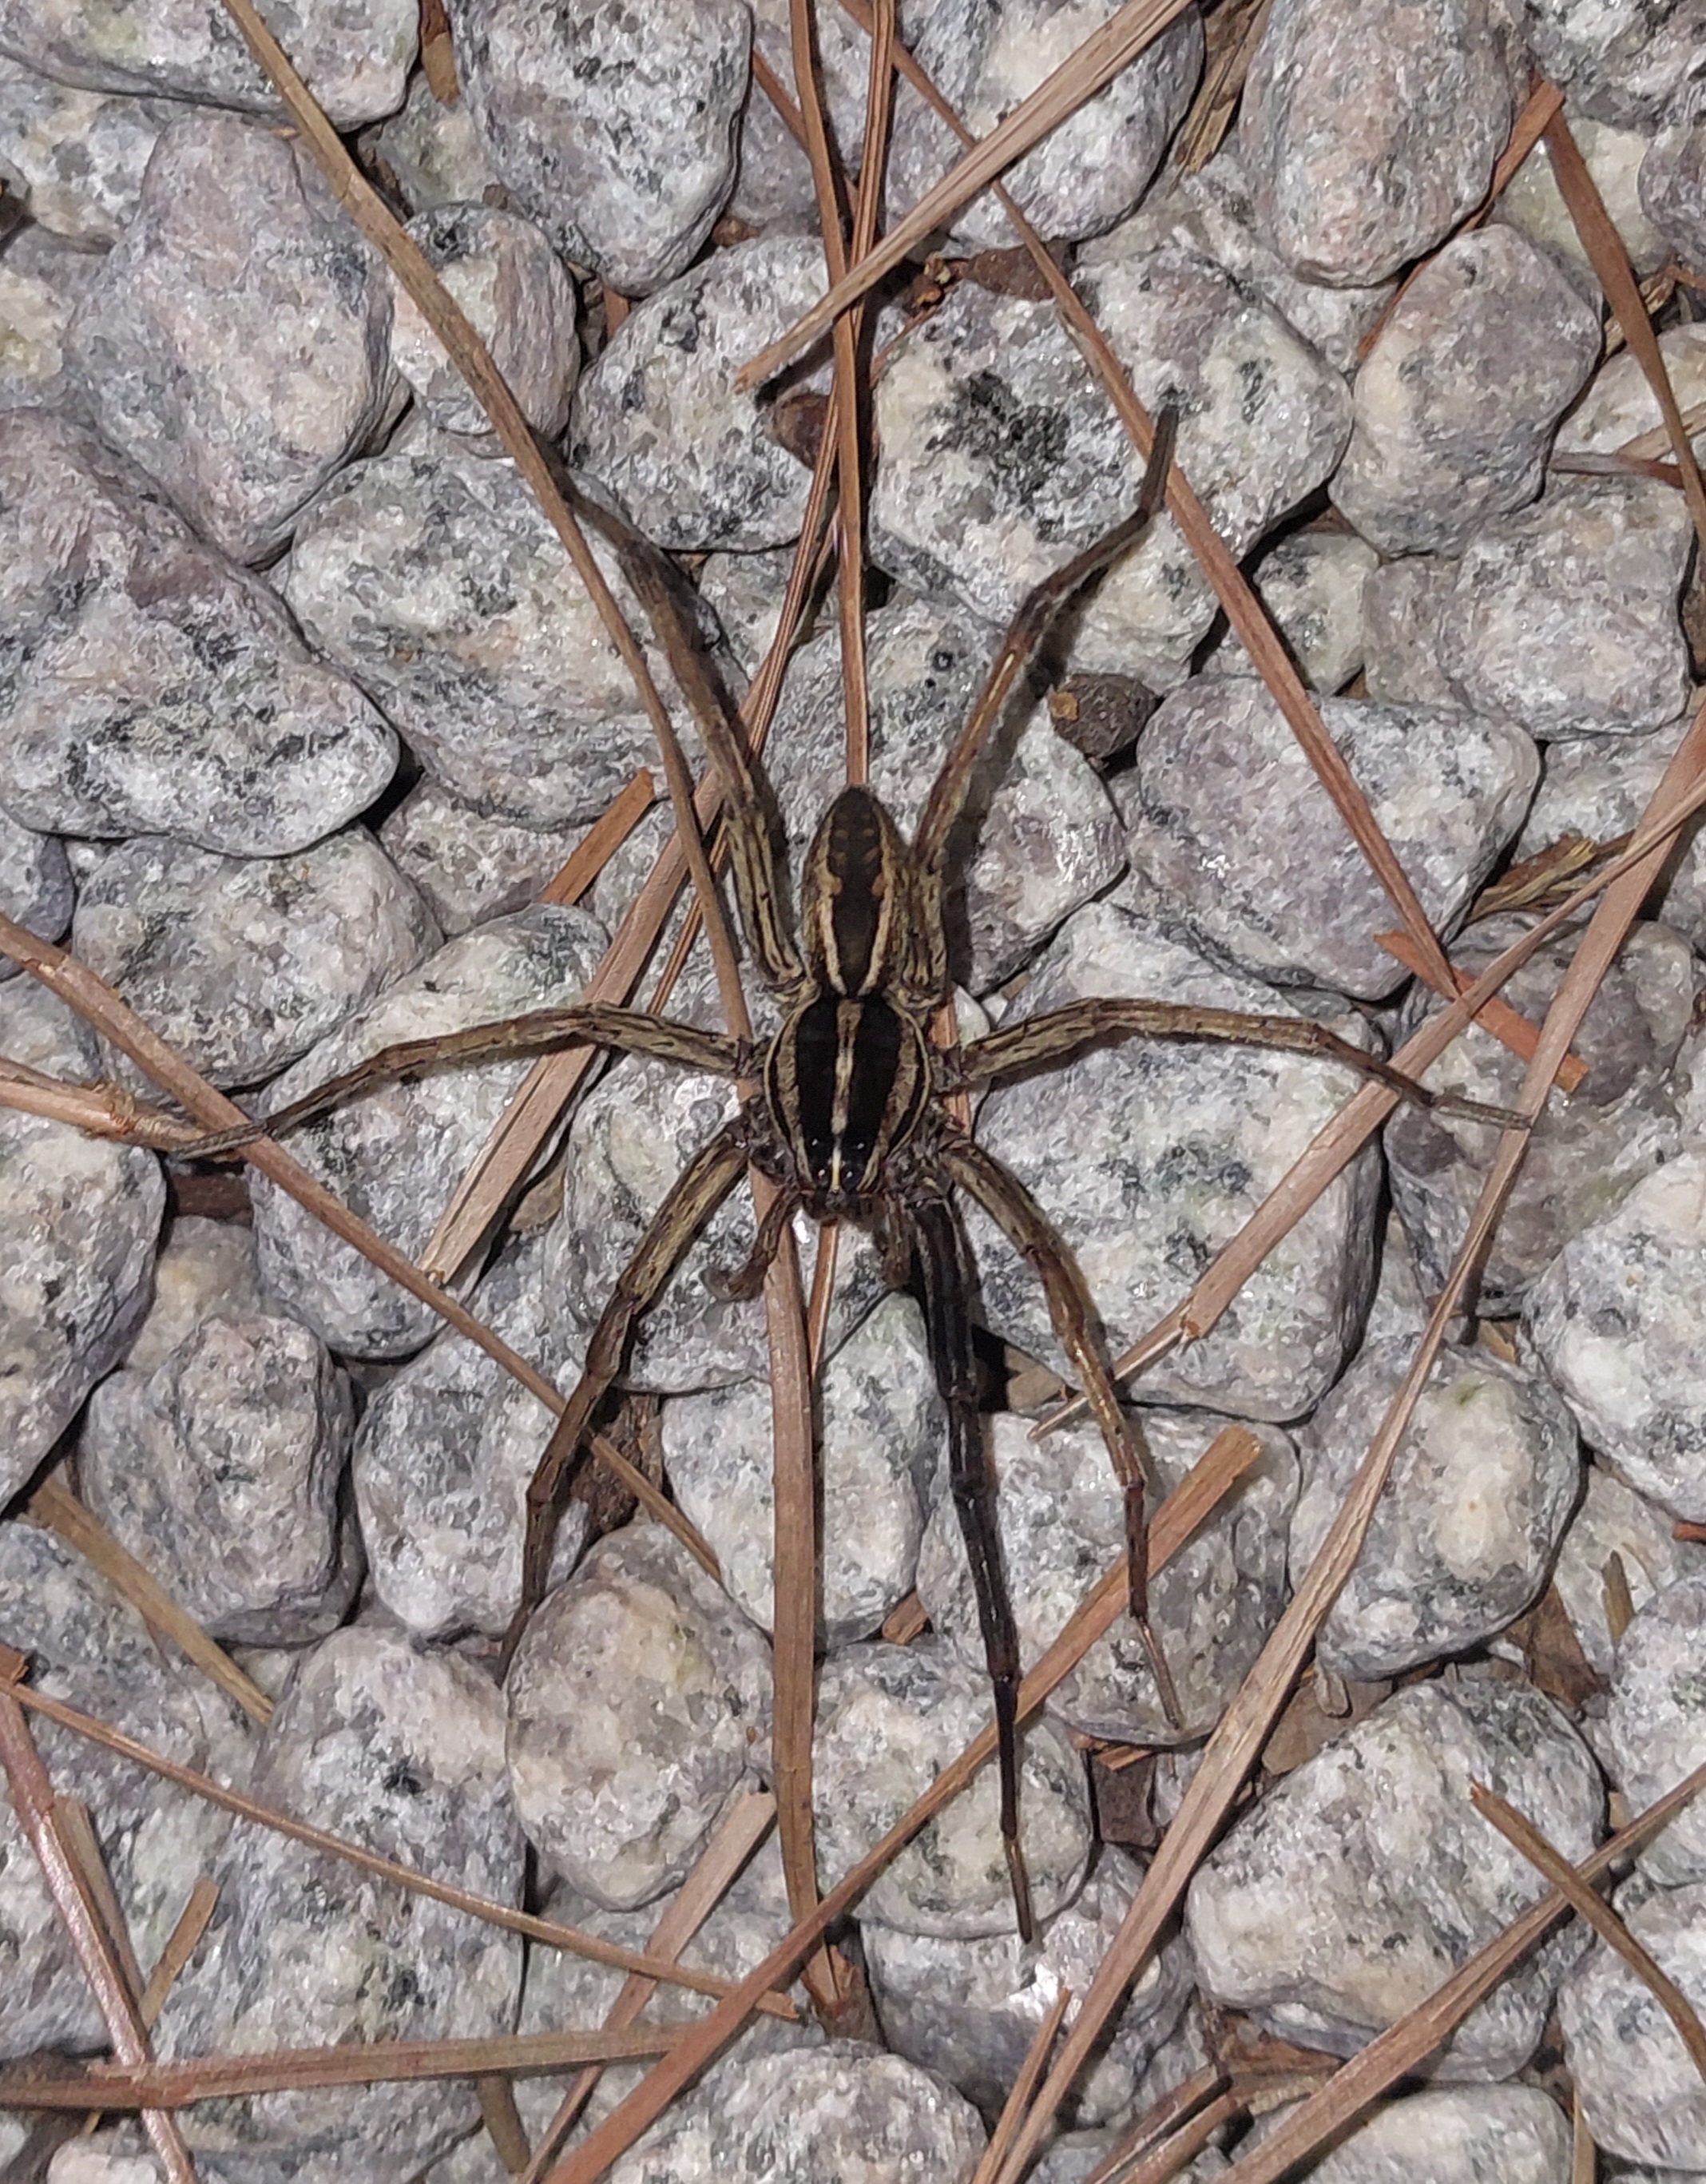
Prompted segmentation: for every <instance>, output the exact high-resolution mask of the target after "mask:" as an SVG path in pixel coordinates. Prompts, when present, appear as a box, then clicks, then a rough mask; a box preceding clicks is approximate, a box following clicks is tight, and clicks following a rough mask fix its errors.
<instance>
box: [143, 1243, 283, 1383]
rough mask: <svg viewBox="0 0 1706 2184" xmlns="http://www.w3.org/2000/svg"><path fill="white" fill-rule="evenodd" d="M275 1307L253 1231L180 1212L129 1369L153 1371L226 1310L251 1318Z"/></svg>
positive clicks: (161, 1257)
mask: <svg viewBox="0 0 1706 2184" xmlns="http://www.w3.org/2000/svg"><path fill="white" fill-rule="evenodd" d="M269 1310H270V1304H269V1301H268V1298H267V1295H266V1292H265V1291H264V1290H263V1289H262V1287H261V1280H260V1270H259V1268H258V1267H257V1266H256V1264H255V1240H254V1232H253V1229H249V1228H247V1226H245V1225H242V1224H240V1223H237V1222H235V1221H208V1220H203V1218H202V1217H200V1216H199V1215H198V1214H193V1213H180V1214H178V1215H177V1216H176V1217H175V1218H174V1219H173V1221H172V1222H171V1223H170V1225H169V1228H168V1229H167V1231H166V1238H165V1241H164V1244H163V1245H161V1247H160V1255H159V1256H158V1258H157V1259H156V1260H155V1262H154V1293H153V1298H152V1299H151V1300H150V1301H149V1305H148V1310H147V1318H145V1319H144V1320H143V1322H142V1325H141V1326H140V1327H139V1328H138V1329H136V1336H135V1339H134V1340H132V1342H131V1346H130V1348H129V1349H128V1350H126V1351H125V1367H126V1368H127V1369H128V1370H129V1371H131V1372H132V1373H144V1374H146V1373H153V1372H154V1371H156V1370H157V1369H158V1368H159V1367H160V1366H162V1365H164V1363H165V1362H166V1360H167V1358H168V1357H170V1356H171V1354H172V1352H173V1351H175V1349H176V1348H177V1346H178V1345H179V1344H180V1343H181V1342H182V1341H184V1340H186V1339H187V1338H188V1337H189V1336H190V1335H192V1334H194V1333H195V1331H196V1329H197V1328H198V1327H199V1326H200V1325H201V1324H202V1323H203V1320H206V1319H211V1318H214V1316H215V1315H216V1314H218V1313H221V1312H235V1313H237V1314H239V1315H244V1316H246V1315H248V1314H251V1313H255V1312H260V1313H265V1312H268V1311H269Z"/></svg>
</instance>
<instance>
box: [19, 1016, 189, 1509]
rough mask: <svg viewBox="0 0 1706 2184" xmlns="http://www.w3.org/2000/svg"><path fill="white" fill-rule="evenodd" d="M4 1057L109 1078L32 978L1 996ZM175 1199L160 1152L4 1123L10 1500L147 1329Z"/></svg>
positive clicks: (41, 1124)
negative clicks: (161, 1239)
mask: <svg viewBox="0 0 1706 2184" xmlns="http://www.w3.org/2000/svg"><path fill="white" fill-rule="evenodd" d="M0 1053H3V1054H4V1055H5V1056H7V1058H8V1060H9V1061H19V1062H23V1063H25V1065H26V1066H27V1067H30V1068H31V1069H40V1070H43V1071H45V1072H47V1074H48V1075H50V1076H53V1077H60V1078H66V1079H68V1080H70V1081H73V1082H78V1083H87V1082H89V1081H91V1080H92V1079H93V1078H97V1077H98V1076H99V1075H100V1073H101V1065H100V1058H99V1055H98V1052H97V1046H96V1041H95V1036H94V1034H93V1033H92V1032H91V1031H90V1030H88V1029H87V1028H86V1026H85V1025H84V1024H83V1022H82V1021H81V1018H80V1017H75V1016H73V1014H72V1013H71V1011H70V1010H69V1009H68V1008H67V1007H66V1006H65V1005H64V1002H63V1001H59V1000H55V999H54V997H53V995H51V994H49V993H48V992H47V990H46V989H44V988H42V987H41V986H38V985H37V984H36V982H35V980H34V979H33V978H16V979H13V980H11V981H10V982H9V983H7V984H6V985H4V986H0ZM165 1202H166V1186H165V1183H164V1178H162V1176H161V1173H160V1164H159V1162H158V1160H157V1159H156V1158H155V1157H154V1156H153V1153H150V1152H144V1151H142V1150H141V1149H140V1148H139V1147H137V1146H135V1145H115V1144H114V1143H112V1142H111V1141H110V1140H108V1139H100V1138H87V1137H85V1136H84V1135H83V1134H82V1132H81V1130H74V1129H72V1128H70V1127H69V1124H67V1123H50V1122H48V1121H47V1120H45V1119H44V1118H43V1117H41V1116H39V1115H25V1114H23V1113H20V1112H18V1111H16V1110H15V1109H14V1110H9V1111H6V1112H0V1270H3V1271H0V1451H3V1454H0V1500H6V1501H9V1500H10V1499H11V1497H12V1496H13V1495H14V1494H15V1493H16V1492H17V1490H18V1489H19V1487H20V1486H21V1485H23V1484H24V1482H25V1479H28V1478H29V1476H30V1474H31V1472H32V1471H34V1470H35V1468H36V1465H37V1464H39V1463H41V1461H42V1457H44V1456H46V1455H47V1451H48V1450H49V1449H50V1448H52V1446H53V1444H54V1442H55V1441H56V1440H58V1438H59V1435H61V1434H62V1433H63V1432H64V1429H65V1428H66V1427H67V1426H68V1425H69V1424H70V1423H71V1420H72V1419H73V1418H75V1416H76V1414H77V1411H78V1408H79V1407H80V1406H81V1403H82V1401H83V1398H84V1397H85V1396H86V1395H87V1394H88V1392H89V1390H90V1389H91V1388H92V1387H93V1386H94V1385H95V1383H96V1382H97V1380H98V1379H100V1378H101V1376H102V1374H103V1373H106V1372H108V1370H109V1369H110V1368H112V1367H113V1366H114V1365H115V1364H116V1363H117V1362H118V1361H119V1358H120V1357H122V1356H123V1355H124V1352H125V1348H126V1347H127V1346H128V1345H129V1343H130V1340H131V1336H132V1335H133V1334H135V1333H136V1329H137V1327H138V1326H139V1325H140V1324H141V1322H142V1315H143V1313H144V1312H146V1311H147V1304H148V1292H149V1288H150V1284H151V1283H152V1280H153V1259H154V1240H155V1237H156V1236H157V1235H158V1233H159V1227H160V1216H161V1214H162V1212H164V1208H165Z"/></svg>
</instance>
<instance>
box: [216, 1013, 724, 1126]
mask: <svg viewBox="0 0 1706 2184" xmlns="http://www.w3.org/2000/svg"><path fill="white" fill-rule="evenodd" d="M576 1042H579V1043H580V1044H581V1045H586V1046H606V1047H609V1048H610V1049H612V1050H614V1052H616V1053H619V1054H639V1055H644V1056H646V1057H647V1060H649V1061H673V1062H675V1064H676V1065H677V1066H678V1067H681V1068H682V1069H698V1070H703V1072H704V1073H705V1074H706V1075H707V1076H708V1077H736V1076H738V1074H739V1073H740V1065H741V1053H740V1049H739V1048H738V1047H737V1046H736V1044H735V1042H734V1040H733V1039H724V1038H722V1037H721V1036H720V1034H718V1033H716V1032H710V1031H699V1030H697V1029H696V1028H695V1027H694V1026H693V1025H692V1024H684V1023H675V1022H673V1021H672V1020H671V1019H670V1018H669V1017H653V1016H647V1014H646V1013H645V1011H643V1010H642V1009H620V1008H613V1007H610V1006H608V1005H607V1004H605V1003H603V1002H602V1001H582V1002H579V1003H577V1004H575V1006H573V1007H570V1008H563V1009H535V1010H533V1011H531V1013H530V1014H529V1015H526V1016H522V1017H504V1018H503V1021H502V1022H498V1023H487V1024H470V1026H469V1028H468V1029H467V1030H465V1031H452V1032H445V1033H443V1034H441V1036H439V1037H438V1038H436V1039H404V1040H403V1041H402V1042H401V1043H400V1044H399V1045H396V1046H387V1047H382V1048H381V1050H380V1051H379V1052H378V1053H377V1054H373V1055H370V1056H368V1058H367V1060H366V1061H360V1062H358V1063H357V1064H356V1066H355V1067H354V1068H353V1069H346V1070H345V1071H344V1072H343V1073H342V1075H341V1076H337V1077H330V1078H327V1079H326V1081H325V1084H317V1085H316V1086H315V1087H314V1090H313V1091H312V1092H304V1093H303V1096H302V1097H301V1099H300V1100H292V1101H291V1103H290V1105H289V1106H287V1107H281V1108H280V1109H279V1111H278V1112H277V1113H276V1114H275V1115H268V1116H266V1117H264V1118H263V1119H262V1120H260V1121H258V1122H253V1123H237V1124H236V1126H235V1127H234V1128H231V1129H229V1130H214V1131H211V1132H210V1133H209V1134H208V1135H207V1136H206V1137H204V1138H192V1139H191V1140H190V1142H189V1143H188V1144H187V1145H185V1146H183V1147H182V1148H181V1151H180V1152H179V1155H178V1157H179V1158H180V1159H183V1160H206V1159H209V1158H211V1156H213V1155H214V1154H215V1153H228V1152H233V1151H236V1149H237V1147H238V1146H240V1145H253V1143H254V1141H255V1139H257V1138H275V1137H277V1136H279V1135H280V1134H281V1133H282V1132H284V1131H286V1130H292V1129H294V1128H296V1126H297V1123H306V1122H308V1121H310V1120H312V1118H313V1117H314V1116H316V1115H323V1114H325V1112H327V1110H328V1109H330V1108H332V1107H337V1106H342V1104H343V1102H344V1101H345V1100H350V1099H353V1098H354V1096H355V1095H356V1094H357V1093H358V1092H366V1091H369V1090H370V1089H372V1088H373V1086H375V1084H392V1083H394V1082H395V1081H396V1080H397V1078H404V1077H413V1076H419V1075H420V1074H422V1073H424V1072H425V1071H426V1070H429V1069H441V1068H448V1067H450V1066H451V1065H452V1064H453V1063H456V1062H464V1061H484V1060H486V1058H487V1057H488V1056H492V1055H497V1054H534V1053H537V1052H539V1051H541V1050H544V1049H548V1048H551V1047H558V1046H571V1045H575V1043H576Z"/></svg>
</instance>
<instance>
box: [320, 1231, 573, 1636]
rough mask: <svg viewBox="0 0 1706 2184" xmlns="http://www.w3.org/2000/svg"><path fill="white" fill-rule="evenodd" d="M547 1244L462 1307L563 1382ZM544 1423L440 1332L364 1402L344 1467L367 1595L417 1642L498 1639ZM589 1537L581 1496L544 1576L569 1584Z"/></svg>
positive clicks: (516, 1391) (503, 1264)
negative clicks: (550, 1305) (468, 1636)
mask: <svg viewBox="0 0 1706 2184" xmlns="http://www.w3.org/2000/svg"><path fill="white" fill-rule="evenodd" d="M543 1261H544V1244H543V1240H542V1238H540V1237H537V1236H532V1237H529V1238H527V1239H525V1240H524V1241H523V1242H522V1244H521V1245H520V1246H519V1247H518V1248H517V1249H516V1250H515V1251H512V1252H510V1253H508V1254H507V1255H506V1256H504V1257H503V1258H502V1259H500V1260H499V1261H498V1262H497V1265H496V1266H494V1267H493V1268H492V1271H491V1272H490V1273H488V1274H486V1276H485V1277H484V1279H482V1280H481V1283H480V1285H479V1287H478V1288H477V1289H476V1290H475V1292H474V1295H473V1297H472V1298H471V1299H470V1308H471V1309H472V1310H473V1311H474V1312H475V1314H476V1315H477V1316H478V1317H479V1318H481V1319H483V1320H484V1321H485V1322H486V1325H487V1326H488V1327H492V1328H495V1329H497V1333H498V1334H501V1335H502V1336H503V1340H505V1341H506V1342H508V1344H509V1345H510V1346H511V1347H512V1348H514V1349H516V1350H519V1351H520V1353H521V1355H522V1356H523V1357H527V1358H529V1359H531V1361H532V1362H533V1363H534V1364H536V1365H537V1366H538V1367H539V1368H540V1369H541V1371H542V1372H546V1373H550V1374H551V1375H552V1376H553V1378H554V1379H556V1380H557V1381H558V1385H560V1386H561V1387H562V1388H563V1389H564V1390H565V1392H566V1390H568V1389H569V1388H570V1387H571V1386H572V1385H573V1384H574V1382H575V1379H576V1378H577V1377H578V1374H579V1371H580V1362H581V1361H580V1359H579V1357H573V1358H566V1357H561V1356H560V1355H559V1354H558V1345H557V1343H556V1341H555V1339H554V1334H553V1328H552V1325H551V1322H550V1316H549V1313H548V1312H547V1307H546V1301H545V1295H544V1268H543ZM552 1424H553V1421H552V1418H551V1417H550V1414H549V1413H548V1412H547V1411H546V1409H545V1407H544V1406H543V1405H542V1403H540V1402H539V1401H537V1399H536V1397H534V1396H531V1395H529V1394H528V1392H527V1390H525V1388H524V1387H522V1386H521V1385H520V1383H519V1382H517V1381H515V1380H514V1379H511V1377H510V1375H509V1374H508V1373H506V1372H505V1371H504V1370H503V1368H502V1367H501V1366H500V1365H497V1363H495V1362H493V1361H492V1359H491V1358H490V1357H487V1356H486V1352H485V1351H483V1350H479V1349H476V1348H475V1346H474V1344H473V1343H471V1342H470V1341H468V1340H466V1338H465V1337H464V1336H462V1335H460V1334H453V1332H452V1331H451V1330H450V1329H445V1331H444V1333H443V1334H440V1335H438V1336H436V1338H435V1339H434V1340H433V1341H432V1342H431V1343H430V1344H429V1345H428V1346H427V1347H426V1348H425V1350H424V1351H422V1352H421V1354H420V1357H414V1358H411V1359H410V1361H409V1362H408V1364H407V1365H405V1366H404V1367H403V1369H402V1371H401V1372H399V1373H396V1374H394V1375H393V1376H392V1379H389V1380H387V1381H386V1384H385V1385H384V1386H383V1387H382V1388H381V1389H380V1390H379V1391H378V1393H377V1394H376V1395H375V1396H374V1397H373V1398H372V1400H371V1401H370V1402H369V1404H368V1407H367V1408H366V1410H365V1411H364V1413H363V1414H362V1421H361V1427H360V1430H359V1432H358V1434H357V1436H356V1443H355V1459H354V1465H353V1475H354V1483H355V1501H356V1507H357V1509H358V1511H359V1512H360V1516H361V1532H362V1538H363V1540H364V1542H365V1544H366V1547H367V1557H368V1564H369V1568H370V1572H371V1575H372V1582H373V1589H374V1591H375V1594H376V1595H377V1596H378V1597H379V1599H380V1600H381V1601H382V1602H384V1604H385V1606H386V1607H387V1608H389V1609H390V1611H391V1613H392V1614H393V1615H394V1616H396V1618H397V1620H398V1622H399V1623H401V1624H403V1627H404V1629H405V1630H409V1631H411V1632H412V1633H414V1635H415V1636H416V1637H419V1638H423V1639H431V1638H449V1637H453V1636H455V1635H458V1633H460V1632H462V1631H465V1630H478V1631H482V1632H484V1633H485V1634H486V1635H488V1636H491V1637H498V1636H501V1635H502V1634H503V1631H505V1630H507V1629H508V1625H509V1619H510V1617H511V1616H512V1615H514V1613H515V1604H516V1602H517V1601H519V1600H520V1597H521V1542H522V1536H523V1534H524V1532H525V1527H526V1508H525V1497H526V1493H527V1482H528V1481H529V1479H531V1477H532V1476H533V1473H534V1469H535V1468H536V1465H537V1463H538V1462H539V1459H540V1457H542V1455H543V1454H544V1453H545V1444H546V1442H547V1440H548V1439H549V1438H550V1433H551V1427H552ZM585 1539H586V1507H585V1505H584V1504H583V1503H581V1502H570V1503H569V1504H568V1505H567V1507H565V1508H564V1511H563V1514H562V1518H561V1521H560V1522H559V1524H558V1529H557V1546H556V1553H555V1557H554V1558H553V1565H552V1567H553V1574H554V1575H555V1576H556V1578H558V1580H561V1579H563V1578H566V1577H567V1576H568V1575H569V1573H570V1570H571V1569H572V1568H574V1566H575V1557H576V1556H577V1555H578V1554H579V1553H580V1551H581V1545H582V1543H583V1541H585Z"/></svg>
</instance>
